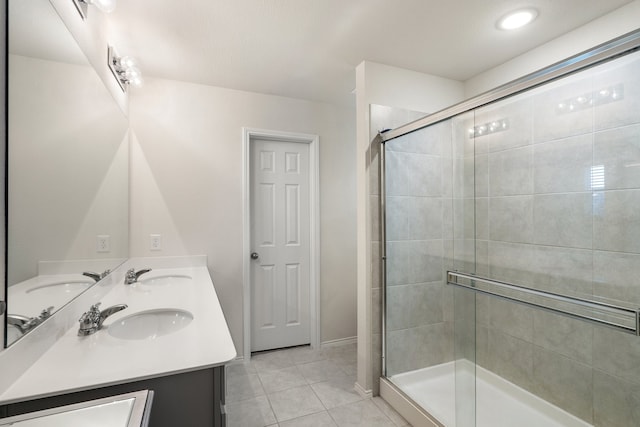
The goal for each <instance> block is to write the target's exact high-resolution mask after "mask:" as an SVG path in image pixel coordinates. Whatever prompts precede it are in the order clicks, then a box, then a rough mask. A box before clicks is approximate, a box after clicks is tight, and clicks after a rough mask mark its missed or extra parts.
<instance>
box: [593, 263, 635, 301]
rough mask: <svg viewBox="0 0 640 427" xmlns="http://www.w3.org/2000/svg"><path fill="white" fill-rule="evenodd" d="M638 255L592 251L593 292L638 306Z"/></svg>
mask: <svg viewBox="0 0 640 427" xmlns="http://www.w3.org/2000/svg"><path fill="white" fill-rule="evenodd" d="M639 277H640V255H639V254H626V253H620V252H601V251H595V252H594V253H593V293H594V294H595V295H599V296H602V297H605V298H612V299H615V300H618V301H625V302H628V303H630V304H636V305H638V307H640V281H639V280H638V278H639Z"/></svg>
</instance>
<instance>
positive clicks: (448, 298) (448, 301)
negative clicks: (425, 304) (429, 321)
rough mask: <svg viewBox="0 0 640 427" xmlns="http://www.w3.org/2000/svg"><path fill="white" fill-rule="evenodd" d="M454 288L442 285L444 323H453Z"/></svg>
mask: <svg viewBox="0 0 640 427" xmlns="http://www.w3.org/2000/svg"><path fill="white" fill-rule="evenodd" d="M453 292H454V287H453V286H450V285H443V288H442V320H443V321H445V322H453V320H454V317H455V311H454V307H455V306H454V302H453Z"/></svg>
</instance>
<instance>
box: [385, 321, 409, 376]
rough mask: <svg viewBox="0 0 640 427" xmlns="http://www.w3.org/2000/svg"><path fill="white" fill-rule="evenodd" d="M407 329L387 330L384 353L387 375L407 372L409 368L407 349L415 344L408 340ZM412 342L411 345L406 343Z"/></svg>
mask: <svg viewBox="0 0 640 427" xmlns="http://www.w3.org/2000/svg"><path fill="white" fill-rule="evenodd" d="M408 337H409V330H408V329H401V330H399V331H387V339H386V346H387V350H386V354H387V357H386V359H385V361H386V364H387V376H388V377H391V376H393V375H396V374H400V373H402V372H407V371H409V370H410V368H409V353H410V351H409V349H410V348H415V346H414V345H413V344H412V343H411V342H410V341H409V339H408ZM409 344H412V346H411V347H407V345H409Z"/></svg>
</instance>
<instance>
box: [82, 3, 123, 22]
mask: <svg viewBox="0 0 640 427" xmlns="http://www.w3.org/2000/svg"><path fill="white" fill-rule="evenodd" d="M73 3H74V4H75V5H76V9H78V12H79V13H80V16H82V19H87V9H88V5H93V6H95V7H97V8H98V9H100V10H101V11H102V12H104V13H111V12H113V11H114V10H115V8H116V0H73Z"/></svg>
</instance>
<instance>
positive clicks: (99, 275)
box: [82, 269, 111, 282]
mask: <svg viewBox="0 0 640 427" xmlns="http://www.w3.org/2000/svg"><path fill="white" fill-rule="evenodd" d="M109 273H111V270H109V269H107V270H105V271H103V272H102V273H94V272H93V271H85V272H84V273H82V275H83V276H87V277H91V278H92V279H93V280H95V281H96V282H99V281H100V280H102V279H104V278H105V277H107V274H109Z"/></svg>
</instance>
